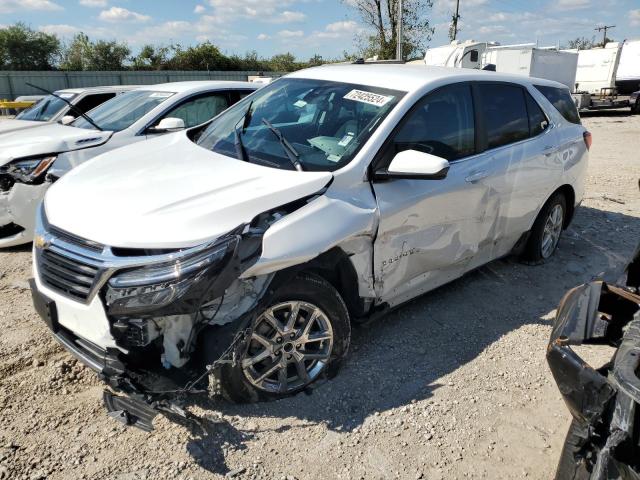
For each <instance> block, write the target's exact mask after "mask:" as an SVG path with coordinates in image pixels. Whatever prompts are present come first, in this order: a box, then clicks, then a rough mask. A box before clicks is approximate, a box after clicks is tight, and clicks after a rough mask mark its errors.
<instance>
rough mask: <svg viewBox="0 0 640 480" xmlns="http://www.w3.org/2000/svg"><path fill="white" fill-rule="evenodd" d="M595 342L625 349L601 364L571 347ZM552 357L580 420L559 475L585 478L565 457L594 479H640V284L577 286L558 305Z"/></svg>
mask: <svg viewBox="0 0 640 480" xmlns="http://www.w3.org/2000/svg"><path fill="white" fill-rule="evenodd" d="M589 344H590V345H608V346H611V347H614V348H616V349H617V350H616V353H615V355H614V356H613V358H612V360H611V362H609V363H608V364H607V365H605V366H604V367H602V368H600V369H595V368H593V367H592V366H590V365H589V364H588V363H587V362H585V361H584V360H583V359H582V358H580V356H579V355H578V354H577V353H576V352H575V351H574V350H573V349H572V348H571V347H572V346H579V345H589ZM547 360H548V363H549V366H550V369H551V372H552V373H553V376H554V379H555V381H556V383H557V385H558V388H559V390H560V392H561V393H562V396H563V398H564V401H565V403H566V405H567V407H568V409H569V411H570V412H571V415H572V416H573V418H574V423H573V426H572V432H573V439H572V441H569V440H568V441H567V444H566V445H565V449H564V451H563V459H562V460H561V464H560V465H561V466H560V467H559V470H558V473H557V475H558V476H557V478H558V479H560V478H562V479H565V478H582V477H578V476H574V472H573V470H572V473H571V474H569V473H568V472H567V471H561V470H562V468H564V467H562V465H563V462H564V465H565V466H566V464H567V462H573V463H574V465H573V467H574V468H575V469H576V470H582V471H583V472H586V473H585V474H586V475H588V476H589V478H591V479H598V480H599V479H603V480H604V479H608V478H624V479H640V442H639V437H640V412H639V411H638V409H637V405H638V404H640V379H639V378H638V374H637V372H638V368H639V367H640V295H639V294H638V290H637V288H636V287H633V286H629V287H619V286H615V285H609V284H607V283H605V282H601V281H597V282H592V283H589V284H585V285H581V286H579V287H576V288H574V289H573V290H570V291H569V292H568V293H567V294H566V295H565V297H564V298H563V299H562V301H561V303H560V306H559V307H558V311H557V315H556V320H555V324H554V327H553V331H552V334H551V340H550V342H549V345H548V349H547ZM576 439H577V440H576ZM565 456H570V460H567V458H564V457H565Z"/></svg>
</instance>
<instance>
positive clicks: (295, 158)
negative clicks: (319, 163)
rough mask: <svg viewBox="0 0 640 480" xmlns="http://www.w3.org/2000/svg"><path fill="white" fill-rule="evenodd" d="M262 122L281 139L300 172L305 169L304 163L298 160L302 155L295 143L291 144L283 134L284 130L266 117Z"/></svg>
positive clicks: (291, 160) (281, 143)
mask: <svg viewBox="0 0 640 480" xmlns="http://www.w3.org/2000/svg"><path fill="white" fill-rule="evenodd" d="M262 123H264V124H265V125H266V126H267V128H268V129H269V130H271V131H272V132H273V134H274V135H275V136H276V137H278V140H279V141H280V145H282V148H283V150H284V152H285V153H286V154H287V158H288V159H289V161H290V162H291V163H292V164H293V166H294V167H295V169H296V170H298V171H299V172H302V171H304V168H302V164H301V163H300V160H298V158H299V157H300V154H299V153H298V152H297V151H296V149H295V148H293V145H291V144H290V143H289V141H288V140H287V139H286V138H284V135H282V132H281V131H280V130H278V129H277V128H276V127H274V126H273V125H272V124H271V122H270V121H269V120H267V119H266V118H263V119H262Z"/></svg>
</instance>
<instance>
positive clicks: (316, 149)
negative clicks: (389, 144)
mask: <svg viewBox="0 0 640 480" xmlns="http://www.w3.org/2000/svg"><path fill="white" fill-rule="evenodd" d="M403 96H404V92H399V91H396V90H388V89H384V88H376V87H369V86H364V85H354V84H348V83H339V82H327V81H324V80H309V79H296V78H283V79H281V80H277V81H275V82H273V83H271V84H270V85H267V86H266V87H263V88H262V89H260V90H258V91H257V92H256V93H254V94H252V95H250V96H249V97H247V98H245V99H243V100H242V101H241V102H239V103H237V104H236V105H235V106H233V107H231V108H230V109H229V110H227V111H226V112H225V113H223V114H221V115H220V116H219V117H218V118H217V119H215V120H214V121H213V122H212V123H211V125H209V127H207V129H206V130H205V131H204V132H203V133H202V135H201V136H200V138H199V140H198V145H200V146H201V147H204V148H206V149H209V150H213V151H214V152H217V153H221V154H223V155H227V156H230V157H234V158H241V157H242V156H244V157H245V159H247V160H248V161H250V162H254V163H259V164H261V165H266V166H270V167H275V168H283V169H295V168H296V166H295V161H294V160H295V157H294V158H293V159H292V155H291V151H292V149H289V148H288V147H287V146H286V145H284V143H288V144H289V145H290V146H291V147H293V152H294V154H297V161H298V162H299V163H300V165H301V167H302V169H303V170H314V171H334V170H337V169H338V168H340V167H342V166H344V165H346V164H347V163H349V162H350V161H351V159H352V158H353V157H354V156H355V154H356V153H357V152H358V150H359V149H360V147H361V146H362V145H363V144H364V143H365V142H366V141H367V139H368V138H369V137H370V136H371V134H372V133H373V132H374V130H375V129H376V128H377V126H378V125H379V124H380V123H381V122H382V120H383V119H384V118H385V117H386V116H387V114H388V113H389V112H390V111H391V110H392V109H393V108H394V107H395V105H396V104H397V103H398V101H399V100H400V99H401V98H402V97H403ZM246 112H249V114H248V115H247V116H246V117H245V113H246ZM265 120H267V121H265ZM243 127H246V128H243ZM236 132H237V133H236ZM279 134H282V137H284V139H285V142H281V141H280V139H279ZM238 139H239V140H240V141H241V142H242V146H243V147H244V152H246V153H243V152H242V150H243V149H242V148H239V146H238ZM239 152H240V153H239Z"/></svg>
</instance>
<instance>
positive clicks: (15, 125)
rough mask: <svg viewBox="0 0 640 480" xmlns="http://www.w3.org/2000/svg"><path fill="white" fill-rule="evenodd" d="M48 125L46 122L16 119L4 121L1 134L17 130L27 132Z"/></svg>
mask: <svg viewBox="0 0 640 480" xmlns="http://www.w3.org/2000/svg"><path fill="white" fill-rule="evenodd" d="M43 125H47V123H46V122H35V121H32V120H18V119H15V118H12V119H9V120H3V121H1V122H0V134H2V133H6V132H15V131H16V130H25V129H28V128H34V127H42V126H43Z"/></svg>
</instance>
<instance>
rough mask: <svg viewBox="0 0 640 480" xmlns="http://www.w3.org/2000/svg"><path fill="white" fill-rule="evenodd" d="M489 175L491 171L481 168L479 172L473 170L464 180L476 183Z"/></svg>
mask: <svg viewBox="0 0 640 480" xmlns="http://www.w3.org/2000/svg"><path fill="white" fill-rule="evenodd" d="M488 176H489V172H487V171H486V170H479V171H477V172H473V173H472V174H471V175H469V176H468V177H467V178H465V179H464V180H465V181H466V182H468V183H474V182H477V181H479V180H482V179H483V178H487V177H488Z"/></svg>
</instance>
